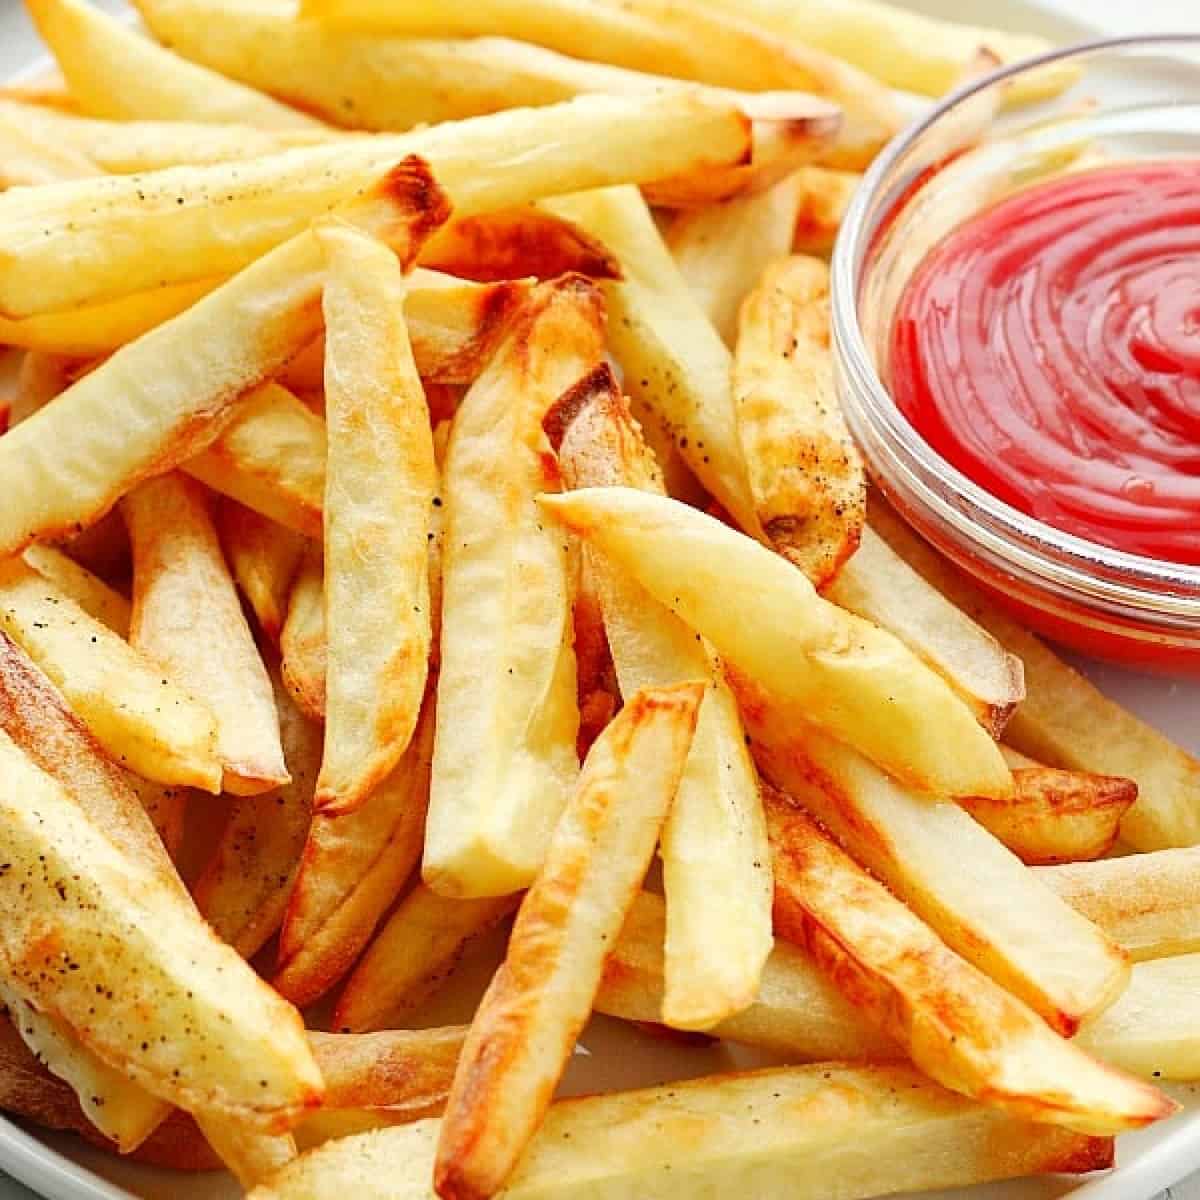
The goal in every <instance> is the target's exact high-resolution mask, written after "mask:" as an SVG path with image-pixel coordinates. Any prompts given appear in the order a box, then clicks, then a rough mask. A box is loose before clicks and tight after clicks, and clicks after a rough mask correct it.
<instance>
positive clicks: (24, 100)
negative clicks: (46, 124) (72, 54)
mask: <svg viewBox="0 0 1200 1200" xmlns="http://www.w3.org/2000/svg"><path fill="white" fill-rule="evenodd" d="M0 96H3V97H4V99H6V100H12V101H15V102H16V103H17V104H36V105H37V106H38V107H39V108H49V109H53V110H54V111H55V112H64V113H73V114H76V115H78V113H79V101H78V100H76V99H75V98H74V96H72V95H71V93H70V91H69V89H68V88H67V81H66V80H65V79H63V77H62V72H61V71H58V70H55V69H53V68H52V69H49V70H47V71H44V72H40V73H39V74H38V77H37V79H36V81H35V80H25V81H17V80H10V81H9V82H8V83H6V84H5V85H4V86H3V87H0Z"/></svg>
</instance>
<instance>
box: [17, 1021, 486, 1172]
mask: <svg viewBox="0 0 1200 1200" xmlns="http://www.w3.org/2000/svg"><path fill="white" fill-rule="evenodd" d="M465 1033H466V1029H465V1027H450V1028H445V1029H421V1030H393V1031H389V1032H387V1033H376V1034H366V1035H363V1036H356V1037H346V1036H343V1035H337V1034H323V1033H309V1035H308V1041H309V1045H310V1047H311V1048H312V1052H313V1057H314V1058H315V1059H316V1061H317V1066H318V1067H319V1068H320V1071H321V1075H322V1077H323V1078H324V1080H325V1096H324V1099H323V1101H322V1104H321V1107H320V1108H319V1109H316V1110H314V1111H313V1112H312V1113H311V1114H310V1115H309V1116H307V1117H305V1119H304V1120H303V1121H302V1122H301V1123H300V1124H299V1125H298V1126H297V1127H296V1128H295V1129H294V1130H293V1131H292V1134H293V1136H294V1137H295V1139H296V1141H297V1142H298V1143H299V1145H300V1146H301V1148H302V1149H309V1148H311V1147H313V1146H317V1145H320V1144H321V1143H322V1142H325V1141H329V1140H331V1139H332V1138H335V1137H345V1136H348V1135H349V1134H352V1133H361V1132H364V1131H366V1130H368V1129H381V1128H385V1127H387V1126H389V1125H401V1124H406V1123H407V1122H410V1121H415V1120H420V1119H421V1118H423V1117H428V1116H433V1115H436V1114H437V1113H440V1112H441V1109H442V1107H443V1106H444V1104H445V1100H446V1096H447V1094H448V1093H449V1090H450V1083H451V1081H452V1079H453V1077H454V1065H455V1063H456V1062H457V1061H458V1055H459V1051H460V1050H461V1047H462V1042H463V1037H464V1035H465ZM155 1103H156V1104H161V1102H157V1101H156V1102H155ZM0 1109H2V1110H4V1111H7V1112H11V1113H14V1114H15V1115H17V1116H19V1117H22V1118H24V1119H26V1120H29V1121H33V1122H34V1123H35V1124H38V1125H41V1126H43V1127H45V1128H49V1129H61V1130H70V1131H72V1132H75V1133H79V1134H82V1135H83V1136H84V1137H86V1138H87V1139H88V1140H89V1141H93V1142H95V1143H96V1144H98V1145H100V1146H101V1147H102V1148H103V1149H106V1150H109V1151H112V1152H116V1151H117V1146H116V1145H115V1144H114V1142H112V1141H110V1140H108V1139H107V1138H103V1137H101V1136H100V1135H99V1132H98V1131H97V1130H96V1128H95V1127H94V1126H93V1125H92V1124H91V1122H90V1121H88V1119H87V1118H86V1117H85V1116H84V1114H83V1111H82V1109H81V1108H80V1106H79V1102H78V1101H77V1100H76V1098H75V1094H74V1093H73V1092H72V1090H71V1088H70V1087H69V1086H68V1085H67V1084H65V1083H64V1082H62V1081H61V1080H58V1079H56V1078H55V1077H54V1076H53V1075H51V1074H50V1073H49V1072H48V1071H47V1070H46V1068H45V1067H44V1066H43V1065H42V1063H41V1062H39V1061H38V1059H37V1058H36V1057H35V1056H34V1054H33V1052H32V1051H31V1050H29V1049H28V1048H27V1047H26V1046H25V1044H24V1043H23V1042H22V1041H21V1039H20V1037H19V1036H18V1034H17V1032H16V1030H15V1029H14V1028H13V1026H12V1024H11V1021H9V1020H4V1019H2V1018H0ZM205 1124H206V1126H208V1129H207V1132H208V1133H209V1134H210V1135H211V1133H212V1131H213V1130H212V1126H213V1124H214V1122H213V1121H212V1120H211V1119H209V1120H207V1121H206V1122H205ZM224 1132H225V1131H223V1130H221V1129H220V1128H218V1130H217V1135H218V1138H220V1137H221V1136H222V1134H223V1133H224ZM257 1138H258V1140H259V1141H260V1142H261V1141H263V1140H267V1139H264V1136H263V1135H261V1134H260V1135H257ZM128 1157H130V1158H132V1159H133V1160H135V1161H137V1162H141V1163H146V1164H148V1165H150V1166H158V1167H166V1168H169V1169H171V1170H175V1171H211V1170H214V1169H217V1168H219V1167H220V1166H221V1165H222V1163H221V1160H220V1159H219V1158H217V1156H216V1155H215V1154H214V1153H213V1151H212V1150H211V1148H210V1147H209V1143H208V1141H207V1139H206V1136H205V1135H204V1134H201V1132H200V1130H199V1129H198V1128H197V1127H196V1125H195V1123H194V1122H193V1120H192V1118H191V1117H189V1116H188V1115H187V1114H186V1113H183V1112H181V1111H179V1110H175V1111H173V1112H172V1113H171V1115H170V1116H169V1117H168V1118H167V1120H166V1121H164V1122H163V1124H162V1125H160V1126H159V1127H158V1128H157V1129H155V1131H154V1132H153V1133H152V1134H151V1135H150V1137H149V1138H147V1140H146V1141H144V1142H143V1143H142V1144H141V1145H139V1146H138V1147H137V1148H136V1149H135V1150H131V1151H129V1152H128Z"/></svg>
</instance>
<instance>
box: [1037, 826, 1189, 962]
mask: <svg viewBox="0 0 1200 1200" xmlns="http://www.w3.org/2000/svg"><path fill="white" fill-rule="evenodd" d="M1036 874H1037V876H1038V878H1039V879H1040V880H1041V881H1042V882H1043V883H1044V884H1045V885H1046V886H1047V887H1049V888H1050V890H1051V891H1053V892H1055V893H1056V894H1057V895H1059V896H1061V897H1062V899H1064V900H1065V901H1066V902H1067V903H1068V904H1069V905H1070V906H1071V907H1072V908H1074V909H1077V910H1078V911H1079V912H1081V913H1082V914H1083V915H1084V916H1085V917H1087V918H1088V920H1089V921H1094V922H1095V923H1096V924H1097V925H1098V926H1099V927H1100V928H1101V929H1103V930H1104V932H1105V933H1106V934H1108V936H1109V937H1111V938H1112V939H1113V941H1115V942H1117V943H1118V944H1119V945H1121V946H1122V947H1123V948H1124V949H1125V950H1126V951H1127V952H1128V954H1129V955H1130V957H1131V958H1132V959H1133V960H1134V961H1135V962H1140V961H1141V960H1143V959H1147V958H1165V957H1166V956H1168V955H1172V954H1190V953H1192V952H1194V951H1197V950H1200V847H1186V848H1179V849H1175V850H1154V851H1151V852H1150V853H1148V854H1128V855H1125V856H1123V857H1121V858H1110V859H1103V860H1101V861H1099V862H1091V863H1064V864H1062V865H1060V866H1055V867H1046V868H1043V869H1041V870H1038V871H1037V872H1036Z"/></svg>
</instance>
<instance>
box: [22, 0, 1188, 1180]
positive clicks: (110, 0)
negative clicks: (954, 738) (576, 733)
mask: <svg viewBox="0 0 1200 1200" xmlns="http://www.w3.org/2000/svg"><path fill="white" fill-rule="evenodd" d="M1153 2H1154V3H1155V6H1156V11H1155V17H1154V18H1151V19H1155V18H1157V16H1158V11H1159V10H1163V11H1164V12H1165V0H1153ZM101 3H103V4H104V6H105V7H109V8H116V7H118V6H119V5H120V3H121V0H101ZM908 3H909V5H910V7H912V8H916V9H920V10H921V11H924V12H928V13H931V14H933V15H936V16H944V17H947V18H952V19H957V20H960V21H974V22H976V23H978V24H1000V23H1002V24H1004V25H1005V26H1006V27H1008V28H1010V29H1025V30H1029V31H1030V32H1036V33H1040V34H1043V35H1045V36H1048V37H1051V38H1053V39H1055V40H1056V41H1060V42H1068V41H1073V40H1080V39H1082V38H1085V37H1089V36H1093V35H1094V34H1095V33H1096V25H1094V24H1093V25H1088V24H1086V23H1084V22H1083V21H1080V20H1075V19H1073V18H1071V17H1068V16H1066V15H1064V13H1062V12H1059V11H1056V10H1055V8H1054V7H1052V6H1051V3H1044V4H1043V3H1038V2H1037V0H1008V2H1007V3H1006V4H1005V5H1004V6H1003V9H1004V15H1003V18H1001V17H1000V15H999V14H998V12H997V8H998V7H1000V6H998V5H996V4H995V3H994V2H993V0H908ZM1186 3H1187V0H1185V6H1186ZM1075 7H1076V8H1077V9H1078V10H1081V11H1082V10H1083V9H1084V8H1085V7H1087V6H1086V5H1085V3H1083V2H1079V3H1077V4H1076V5H1075ZM1091 7H1092V11H1093V12H1095V7H1096V6H1091ZM1096 15H1097V16H1099V15H1100V14H1096ZM1113 15H1114V16H1116V15H1117V14H1113ZM1192 19H1193V22H1194V20H1195V18H1194V17H1193V18H1192ZM1129 22H1130V16H1129V14H1128V13H1126V14H1125V15H1124V17H1123V18H1122V23H1123V24H1124V25H1126V26H1128V25H1129ZM1147 24H1149V21H1147ZM39 53H40V51H39V48H38V44H37V42H36V39H35V38H34V37H33V35H32V34H31V33H30V31H29V28H28V25H27V23H26V22H25V20H24V17H23V14H21V13H20V12H19V11H18V5H17V3H16V0H0V78H3V77H5V76H8V75H11V74H13V73H14V72H16V71H18V70H24V69H28V68H29V67H30V66H31V65H32V64H33V63H34V62H35V60H36V59H37V58H38V56H39ZM1081 665H1083V666H1084V667H1085V669H1086V670H1087V672H1088V674H1089V675H1090V676H1091V677H1092V678H1093V679H1094V680H1096V682H1097V683H1098V684H1099V685H1100V686H1101V687H1103V688H1104V690H1105V691H1106V692H1108V693H1109V694H1110V695H1112V696H1114V697H1116V698H1117V699H1118V700H1120V701H1121V702H1122V703H1124V704H1126V705H1128V706H1129V707H1130V708H1132V709H1133V710H1134V711H1136V712H1138V713H1140V714H1141V715H1142V716H1144V717H1145V718H1146V719H1148V720H1149V721H1151V722H1152V723H1154V724H1155V725H1157V726H1159V727H1160V728H1161V729H1163V730H1164V731H1165V732H1166V733H1168V734H1169V735H1171V736H1172V737H1174V738H1176V739H1177V740H1178V741H1180V742H1181V743H1182V744H1184V745H1185V746H1188V748H1189V749H1192V750H1200V733H1198V732H1197V730H1196V725H1197V722H1196V720H1195V716H1196V714H1197V712H1200V684H1192V683H1186V684H1185V683H1173V682H1167V681H1164V680H1161V679H1152V678H1148V677H1145V676H1139V675H1136V674H1133V673H1131V672H1128V671H1123V670H1119V669H1117V668H1115V667H1107V666H1103V665H1099V664H1081ZM496 953H497V951H496V948H495V947H494V946H493V947H484V948H482V949H481V950H480V952H479V953H478V954H477V955H476V957H475V958H474V959H473V960H472V961H470V962H468V963H466V964H464V967H463V969H462V970H461V972H460V979H459V982H458V986H457V987H456V988H455V990H454V993H453V994H451V995H449V996H446V997H443V998H441V999H440V1000H439V1001H438V1002H437V1004H436V1007H433V1006H431V1007H430V1009H429V1010H428V1012H426V1013H424V1014H422V1017H423V1023H427V1024H440V1023H447V1022H453V1021H462V1020H466V1019H469V1016H470V1013H471V1011H472V1005H473V998H474V996H476V995H477V994H478V990H479V989H480V988H481V987H482V985H483V982H484V981H485V980H486V978H487V976H488V973H489V971H490V969H491V965H492V963H493V962H494V961H495V957H496ZM766 1061H770V1060H769V1059H767V1058H764V1057H763V1056H761V1055H754V1054H753V1053H752V1052H749V1051H746V1050H744V1049H740V1048H730V1047H725V1046H715V1047H712V1048H708V1049H682V1048H680V1047H678V1046H676V1045H674V1044H669V1043H666V1042H657V1041H652V1040H650V1039H648V1038H645V1037H644V1036H640V1035H635V1034H633V1033H632V1032H631V1031H629V1030H628V1029H626V1028H624V1027H623V1026H622V1025H621V1024H620V1022H616V1021H611V1020H608V1019H605V1018H598V1019H596V1020H594V1021H593V1022H592V1024H591V1025H590V1026H589V1027H588V1029H587V1031H586V1033H585V1035H584V1037H583V1039H582V1042H581V1046H580V1049H579V1051H578V1052H577V1054H576V1057H575V1059H574V1061H573V1062H572V1064H571V1069H570V1070H569V1072H568V1077H567V1079H566V1081H565V1085H564V1087H565V1090H568V1091H571V1092H580V1091H608V1090H613V1089H615V1088H622V1087H636V1086H644V1085H647V1084H651V1083H657V1082H661V1081H666V1080H668V1079H678V1078H682V1077H685V1076H694V1075H702V1074H708V1073H711V1072H714V1071H721V1070H729V1069H731V1068H734V1067H741V1066H751V1065H758V1064H760V1063H763V1062H766ZM1180 1098H1181V1099H1183V1100H1184V1101H1185V1102H1187V1101H1188V1099H1189V1097H1188V1095H1187V1090H1185V1091H1184V1092H1183V1093H1182V1094H1181V1095H1180ZM1195 1100H1196V1101H1197V1102H1196V1103H1195V1104H1194V1107H1192V1108H1190V1109H1189V1111H1185V1112H1184V1113H1182V1114H1181V1115H1180V1116H1178V1117H1176V1118H1175V1119H1174V1120H1172V1121H1170V1122H1168V1123H1166V1124H1165V1125H1162V1126H1159V1127H1157V1128H1155V1129H1151V1130H1146V1131H1144V1132H1141V1133H1137V1134H1131V1135H1127V1136H1126V1137H1124V1138H1122V1139H1120V1141H1119V1144H1118V1167H1117V1169H1116V1170H1115V1171H1112V1172H1110V1173H1107V1174H1104V1175H1099V1176H1095V1177H1093V1178H1091V1179H1089V1180H1079V1179H1075V1178H1069V1179H1068V1178H1056V1179H1031V1180H1014V1181H1012V1182H1009V1183H1002V1184H994V1185H990V1186H986V1187H980V1188H971V1189H966V1190H958V1191H955V1192H937V1193H926V1194H925V1195H924V1200H1052V1198H1055V1197H1063V1196H1068V1195H1069V1196H1070V1197H1071V1198H1072V1200H1150V1198H1151V1197H1153V1196H1155V1195H1156V1194H1157V1193H1159V1192H1160V1191H1161V1190H1162V1189H1163V1188H1164V1187H1166V1186H1167V1185H1169V1184H1172V1183H1174V1182H1176V1181H1178V1180H1180V1179H1183V1178H1184V1177H1185V1176H1187V1175H1189V1174H1190V1173H1191V1172H1193V1171H1196V1170H1197V1169H1200V1089H1198V1090H1196V1092H1195ZM0 1169H3V1170H4V1171H7V1172H8V1173H9V1174H11V1175H12V1176H14V1177H15V1178H16V1179H18V1180H20V1181H21V1182H23V1183H25V1184H27V1185H28V1186H30V1187H32V1188H34V1189H35V1190H36V1191H37V1192H38V1193H40V1194H41V1195H43V1196H45V1197H49V1198H50V1200H128V1198H129V1197H142V1198H143V1200H235V1198H236V1197H237V1196H239V1195H240V1192H239V1190H238V1188H237V1187H236V1185H234V1184H233V1183H232V1182H231V1181H230V1180H228V1179H227V1178H226V1177H223V1176H220V1175H182V1174H179V1173H176V1172H168V1171H159V1170H154V1169H151V1168H147V1167H142V1166H139V1165H137V1164H135V1163H129V1162H122V1161H120V1160H118V1159H115V1158H113V1157H112V1156H110V1155H107V1154H103V1153H101V1152H99V1151H96V1150H93V1149H91V1148H90V1147H88V1146H86V1145H85V1144H84V1143H82V1142H80V1141H79V1140H78V1139H76V1138H74V1137H70V1136H66V1135H62V1136H59V1135H52V1134H46V1133H44V1132H42V1131H39V1130H36V1129H34V1130H32V1131H31V1132H26V1131H25V1130H24V1129H23V1128H20V1127H18V1126H16V1125H15V1124H13V1123H12V1122H10V1121H6V1120H4V1119H3V1118H0ZM8 1195H9V1193H8V1192H7V1191H6V1184H5V1182H4V1181H3V1180H2V1179H0V1197H5V1198H7V1197H8ZM739 1200H741V1198H739ZM745 1200H753V1198H752V1197H746V1198H745Z"/></svg>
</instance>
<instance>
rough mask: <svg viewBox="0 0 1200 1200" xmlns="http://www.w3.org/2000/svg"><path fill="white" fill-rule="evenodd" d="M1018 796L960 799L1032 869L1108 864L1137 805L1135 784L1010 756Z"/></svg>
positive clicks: (974, 815) (1022, 756)
mask: <svg viewBox="0 0 1200 1200" xmlns="http://www.w3.org/2000/svg"><path fill="white" fill-rule="evenodd" d="M1004 757H1005V759H1006V760H1007V761H1008V764H1009V766H1010V767H1011V768H1012V773H1013V794H1012V796H1011V797H1007V798H1005V799H1002V800H993V799H985V798H983V797H975V796H960V797H958V802H959V804H961V805H962V807H963V808H965V809H966V810H967V812H969V813H970V814H971V816H973V817H974V818H975V820H977V821H978V822H979V823H980V824H981V825H982V826H983V827H984V828H985V829H986V830H988V832H989V833H991V834H992V835H993V836H994V837H996V838H999V840H1000V841H1002V842H1003V843H1004V844H1005V845H1006V846H1007V847H1008V848H1009V849H1010V850H1011V851H1012V852H1013V853H1014V854H1015V855H1016V856H1017V857H1018V858H1019V859H1020V860H1021V861H1022V862H1024V863H1028V864H1030V865H1046V864H1048V863H1062V862H1080V861H1084V860H1088V859H1096V858H1102V857H1103V856H1104V855H1105V854H1107V853H1108V851H1109V850H1110V849H1112V846H1113V843H1114V842H1115V841H1116V840H1117V833H1118V830H1119V827H1120V823H1121V817H1122V816H1123V815H1124V814H1125V812H1126V811H1127V810H1128V808H1129V806H1130V805H1131V804H1133V802H1134V801H1135V800H1136V799H1137V784H1136V783H1134V782H1133V780H1132V779H1117V778H1115V777H1113V776H1112V775H1091V774H1089V773H1087V772H1084V771H1060V770H1058V769H1056V768H1054V767H1043V766H1040V765H1039V764H1037V763H1034V762H1032V761H1031V760H1029V759H1026V758H1025V756H1024V755H1017V754H1016V752H1015V751H1011V750H1006V751H1005V753H1004Z"/></svg>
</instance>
